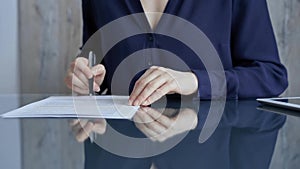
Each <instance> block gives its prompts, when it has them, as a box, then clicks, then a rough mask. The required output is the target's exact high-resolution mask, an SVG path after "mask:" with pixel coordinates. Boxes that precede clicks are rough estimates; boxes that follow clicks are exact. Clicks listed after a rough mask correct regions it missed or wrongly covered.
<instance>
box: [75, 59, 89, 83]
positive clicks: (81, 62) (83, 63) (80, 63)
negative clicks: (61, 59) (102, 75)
mask: <svg viewBox="0 0 300 169" xmlns="http://www.w3.org/2000/svg"><path fill="white" fill-rule="evenodd" d="M74 69H75V70H80V71H82V73H83V74H84V75H85V76H86V77H87V78H88V79H91V78H92V77H93V73H92V71H91V69H90V68H89V67H88V60H87V59H86V58H82V57H81V58H77V59H76V62H75V67H74Z"/></svg>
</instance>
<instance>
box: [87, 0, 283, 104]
mask: <svg viewBox="0 0 300 169" xmlns="http://www.w3.org/2000/svg"><path fill="white" fill-rule="evenodd" d="M141 12H143V7H142V5H141V3H140V2H139V0H136V1H133V0H124V1H120V0H110V1H104V0H103V1H102V0H83V20H84V30H83V41H84V43H85V42H86V41H87V40H88V38H89V37H90V36H91V35H92V34H93V33H95V32H96V31H97V30H98V29H99V28H101V27H102V26H104V25H106V24H107V23H109V22H111V21H113V20H115V19H118V18H120V17H122V16H125V15H129V14H132V13H141ZM164 13H168V14H172V15H175V16H178V17H181V18H183V19H185V20H187V21H189V22H191V23H192V24H194V25H196V26H197V27H198V28H199V29H200V30H202V31H203V32H204V33H205V34H206V36H207V37H208V38H209V39H210V41H211V42H212V44H213V45H214V47H215V49H216V50H217V52H218V54H219V56H220V60H221V61H222V64H223V67H224V69H225V75H226V79H227V82H226V83H227V93H228V97H229V98H235V99H236V98H249V97H271V96H275V95H278V94H280V93H281V92H283V91H284V89H285V88H286V87H287V73H286V70H285V68H284V66H283V65H282V64H281V63H280V60H279V57H278V51H277V46H276V41H275V38H274V33H273V29H272V25H271V22H270V17H269V13H268V8H267V3H266V0H260V1H256V0H228V1H220V0H210V1H199V0H189V1H185V0H169V2H168V3H167V6H166V8H165V10H164ZM158 24H165V23H161V22H160V23H158ZM170 29H172V25H170ZM149 36H151V38H148V37H149ZM145 48H159V49H164V50H167V51H170V52H172V53H174V54H175V55H177V56H179V57H180V58H181V59H182V60H184V61H185V62H186V63H187V65H189V67H191V69H192V70H193V72H194V73H195V74H196V76H197V78H198V84H199V94H200V97H201V98H205V99H207V98H210V97H211V93H210V92H211V89H210V86H211V85H210V81H209V78H208V72H207V71H206V70H205V68H204V66H203V64H202V63H201V62H199V61H196V60H195V58H197V56H196V55H195V53H193V52H192V51H191V50H190V49H189V48H188V47H187V46H185V45H184V44H182V43H180V42H179V41H176V40H174V39H172V38H170V37H166V36H163V35H159V34H152V35H149V34H142V35H136V36H134V37H130V38H128V39H126V40H123V41H121V42H120V43H118V44H117V45H115V46H114V47H113V48H112V49H111V50H110V51H109V53H108V54H107V55H106V56H105V59H104V62H103V64H104V65H105V67H106V69H107V75H106V78H105V82H104V83H103V86H104V87H107V88H108V89H110V84H111V80H112V76H113V73H114V71H115V69H116V67H117V65H118V64H119V63H120V62H121V61H122V60H123V59H124V58H126V57H127V56H129V55H130V54H132V53H134V52H136V51H139V50H142V49H145ZM214 83H219V84H223V83H224V82H223V81H218V76H217V75H216V77H215V78H214ZM102 88H103V87H102Z"/></svg>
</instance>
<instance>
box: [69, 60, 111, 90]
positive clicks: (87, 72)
mask: <svg viewBox="0 0 300 169" xmlns="http://www.w3.org/2000/svg"><path fill="white" fill-rule="evenodd" d="M88 62H89V61H88V59H86V58H84V57H78V58H77V59H75V60H74V61H73V62H72V63H71V65H70V67H69V69H68V72H67V75H66V77H65V83H66V85H67V87H68V88H70V89H71V90H73V91H74V92H75V93H78V94H82V95H85V94H88V93H89V85H88V84H89V82H88V80H89V79H91V78H92V77H93V76H94V91H96V92H99V91H100V85H101V84H102V82H103V80H104V77H105V73H106V70H105V67H104V66H103V65H101V64H98V65H96V66H94V67H92V68H89V66H88V65H89V63H88Z"/></svg>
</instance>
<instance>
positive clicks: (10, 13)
mask: <svg viewBox="0 0 300 169" xmlns="http://www.w3.org/2000/svg"><path fill="white" fill-rule="evenodd" d="M17 10H18V4H17V0H8V1H1V5H0V79H1V83H0V114H3V113H4V112H6V111H9V110H12V109H14V108H16V107H18V105H19V98H18V92H19V80H18V74H19V71H18V33H17V32H18V26H17V25H18V12H17ZM19 126H20V125H19V121H18V120H3V119H0V135H1V137H0V168H1V169H21V157H20V154H21V153H20V150H21V148H20V127H19Z"/></svg>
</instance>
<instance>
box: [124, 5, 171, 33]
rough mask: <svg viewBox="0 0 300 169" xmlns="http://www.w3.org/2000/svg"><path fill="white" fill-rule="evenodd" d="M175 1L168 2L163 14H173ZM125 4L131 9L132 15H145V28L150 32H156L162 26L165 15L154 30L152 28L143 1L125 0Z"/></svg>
mask: <svg viewBox="0 0 300 169" xmlns="http://www.w3.org/2000/svg"><path fill="white" fill-rule="evenodd" d="M173 1H174V0H168V2H167V4H166V6H165V8H164V10H163V12H162V13H163V14H164V13H170V12H171V11H170V10H171V7H172V3H173ZM125 2H126V3H127V7H128V9H129V11H130V13H132V14H133V13H141V14H143V19H144V24H145V25H144V26H146V27H147V29H148V30H151V31H152V32H155V31H156V30H157V29H158V28H159V26H160V24H161V22H162V20H163V15H162V16H161V17H160V19H159V20H158V22H157V24H156V26H155V27H154V28H153V29H152V28H151V26H150V23H149V21H148V19H147V16H146V14H145V11H144V8H143V6H142V3H141V1H140V0H125Z"/></svg>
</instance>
